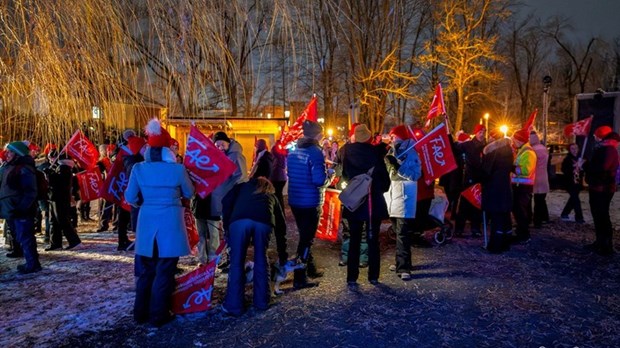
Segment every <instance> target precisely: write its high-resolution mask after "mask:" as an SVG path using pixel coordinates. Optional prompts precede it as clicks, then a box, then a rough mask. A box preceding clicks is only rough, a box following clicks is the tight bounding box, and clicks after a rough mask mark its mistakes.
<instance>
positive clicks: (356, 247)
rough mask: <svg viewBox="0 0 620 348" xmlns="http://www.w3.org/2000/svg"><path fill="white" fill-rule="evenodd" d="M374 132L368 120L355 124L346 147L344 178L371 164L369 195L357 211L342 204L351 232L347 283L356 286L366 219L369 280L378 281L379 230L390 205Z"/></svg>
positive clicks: (387, 176)
mask: <svg viewBox="0 0 620 348" xmlns="http://www.w3.org/2000/svg"><path fill="white" fill-rule="evenodd" d="M370 141H371V133H370V131H369V130H368V127H367V126H366V125H365V124H361V125H359V126H357V127H356V128H355V142H354V143H351V144H346V145H345V146H344V147H343V148H344V150H343V154H344V156H343V159H342V178H343V179H344V180H345V182H348V181H350V180H351V179H353V178H354V177H355V176H357V175H360V174H364V173H368V172H369V170H370V169H371V168H372V173H371V176H372V183H371V188H370V195H369V197H368V199H366V200H365V202H364V203H363V204H362V205H361V206H360V207H358V208H357V209H356V210H354V211H350V210H349V209H347V208H346V207H345V208H343V217H344V218H346V219H348V221H349V228H350V233H351V240H350V245H349V257H348V262H347V284H348V285H349V287H355V286H357V279H358V277H359V262H358V260H359V254H360V244H361V240H362V232H363V225H364V222H366V223H367V225H368V230H367V239H368V281H369V282H370V283H371V284H373V285H377V284H379V273H380V261H381V259H380V255H379V231H380V227H381V221H382V220H384V219H386V218H388V217H389V215H388V211H387V205H386V203H385V199H384V197H383V193H384V192H386V191H388V189H389V188H390V176H389V174H388V172H387V168H386V166H385V162H384V160H383V155H382V154H381V153H380V152H381V149H380V148H378V147H376V146H373V145H372V144H371V143H370Z"/></svg>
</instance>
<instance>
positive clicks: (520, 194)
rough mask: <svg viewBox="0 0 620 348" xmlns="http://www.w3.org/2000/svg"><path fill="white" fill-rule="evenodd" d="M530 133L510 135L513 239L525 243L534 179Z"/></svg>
mask: <svg viewBox="0 0 620 348" xmlns="http://www.w3.org/2000/svg"><path fill="white" fill-rule="evenodd" d="M529 140H530V131H529V130H527V129H520V130H518V131H516V132H514V134H513V135H512V143H513V145H514V147H515V148H516V149H517V155H516V157H515V162H514V170H513V175H512V179H511V182H512V198H513V203H512V214H513V216H514V218H515V221H516V222H517V229H516V231H515V236H514V239H515V241H516V242H523V243H527V242H529V240H530V230H529V225H530V221H531V220H532V194H533V192H534V180H535V178H536V152H534V150H533V149H532V147H531V146H530V144H529Z"/></svg>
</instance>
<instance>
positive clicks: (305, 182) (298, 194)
mask: <svg viewBox="0 0 620 348" xmlns="http://www.w3.org/2000/svg"><path fill="white" fill-rule="evenodd" d="M302 129H303V137H301V138H300V139H299V140H298V141H297V146H296V147H295V148H294V149H292V150H291V151H290V152H289V154H288V156H287V163H288V185H289V186H288V193H289V195H288V204H289V205H290V207H291V211H292V212H293V216H294V217H295V223H296V224H297V230H298V231H299V243H298V245H297V256H298V257H299V258H300V260H301V261H302V262H303V263H305V264H306V268H305V269H298V270H295V275H294V279H293V286H294V288H295V289H303V288H309V287H314V286H317V285H318V283H316V282H309V281H308V279H307V278H308V277H310V278H319V277H322V276H323V272H322V271H321V270H319V269H318V267H317V265H316V260H315V259H314V257H313V255H312V250H311V247H312V243H313V241H314V236H315V234H316V230H317V227H318V226H319V217H320V214H321V206H322V204H323V199H324V188H325V186H326V185H327V184H328V176H327V170H326V167H325V158H324V157H323V153H322V152H321V147H320V146H319V139H321V136H322V135H321V133H322V132H323V128H322V127H321V125H320V124H318V123H317V122H314V121H310V120H307V121H304V123H303V125H302Z"/></svg>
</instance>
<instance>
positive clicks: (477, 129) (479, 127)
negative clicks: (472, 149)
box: [474, 124, 487, 134]
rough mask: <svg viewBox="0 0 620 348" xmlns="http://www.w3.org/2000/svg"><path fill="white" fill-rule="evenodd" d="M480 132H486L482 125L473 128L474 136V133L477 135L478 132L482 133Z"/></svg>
mask: <svg viewBox="0 0 620 348" xmlns="http://www.w3.org/2000/svg"><path fill="white" fill-rule="evenodd" d="M482 130H484V131H486V130H487V129H486V128H485V127H484V126H483V125H481V124H477V125H476V126H475V127H474V134H476V133H478V132H480V131H482Z"/></svg>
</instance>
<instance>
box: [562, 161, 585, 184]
mask: <svg viewBox="0 0 620 348" xmlns="http://www.w3.org/2000/svg"><path fill="white" fill-rule="evenodd" d="M578 159H579V158H577V156H573V154H572V153H569V154H568V155H566V157H564V160H563V161H562V174H563V177H562V179H563V184H564V188H565V189H566V190H569V191H571V190H575V189H576V190H581V189H582V188H583V169H581V170H579V175H578V176H577V178H575V163H577V161H578ZM575 179H577V180H575Z"/></svg>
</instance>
